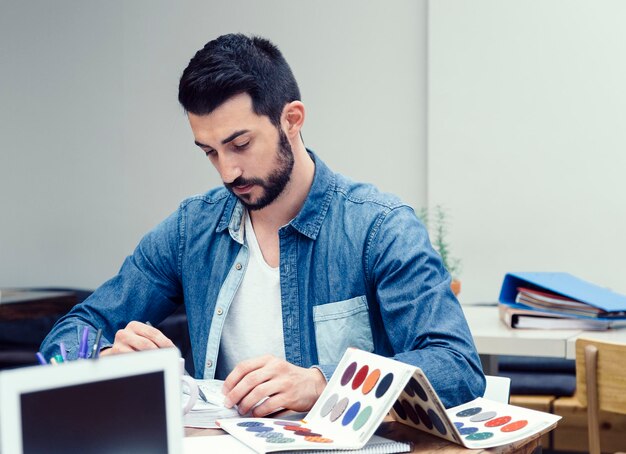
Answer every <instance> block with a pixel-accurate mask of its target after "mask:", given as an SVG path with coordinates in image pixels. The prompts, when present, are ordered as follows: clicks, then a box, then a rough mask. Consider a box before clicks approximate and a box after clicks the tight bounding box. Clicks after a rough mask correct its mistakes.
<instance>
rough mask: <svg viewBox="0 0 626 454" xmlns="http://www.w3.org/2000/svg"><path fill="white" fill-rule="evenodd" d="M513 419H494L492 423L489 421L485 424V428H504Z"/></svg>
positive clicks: (504, 417) (508, 417) (507, 417)
mask: <svg viewBox="0 0 626 454" xmlns="http://www.w3.org/2000/svg"><path fill="white" fill-rule="evenodd" d="M511 419H513V418H511V417H510V416H500V417H499V418H496V419H492V420H491V421H487V422H486V423H485V427H498V426H502V425H504V424H506V423H507V422H509V421H510V420H511Z"/></svg>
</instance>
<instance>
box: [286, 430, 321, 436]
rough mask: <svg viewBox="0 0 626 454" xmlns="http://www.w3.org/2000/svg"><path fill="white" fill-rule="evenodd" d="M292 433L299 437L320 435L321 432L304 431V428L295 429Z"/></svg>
mask: <svg viewBox="0 0 626 454" xmlns="http://www.w3.org/2000/svg"><path fill="white" fill-rule="evenodd" d="M293 434H294V435H300V436H301V437H321V436H322V434H318V433H316V432H311V431H310V430H309V431H306V430H296V431H295V432H294V433H293Z"/></svg>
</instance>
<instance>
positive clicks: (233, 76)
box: [178, 34, 300, 126]
mask: <svg viewBox="0 0 626 454" xmlns="http://www.w3.org/2000/svg"><path fill="white" fill-rule="evenodd" d="M240 93H247V94H249V95H250V97H251V98H252V108H253V110H254V112H255V113H256V114H257V115H267V116H268V117H269V119H270V121H271V122H272V123H273V124H274V125H276V126H278V125H279V124H280V115H281V114H282V111H283V108H284V107H285V104H287V103H289V102H291V101H296V100H300V90H299V88H298V83H297V82H296V79H295V77H294V76H293V73H292V72H291V69H290V68H289V65H288V64H287V62H286V61H285V58H284V57H283V55H282V54H281V53H280V51H279V50H278V48H277V47H276V46H275V45H274V44H272V43H271V42H270V41H268V40H267V39H264V38H260V37H258V36H253V37H248V36H245V35H242V34H228V35H222V36H220V37H219V38H217V39H214V40H213V41H209V42H208V43H207V44H206V45H205V46H204V47H203V48H202V49H200V50H199V51H198V52H196V55H194V57H193V58H192V59H191V60H190V61H189V65H188V66H187V68H185V70H184V71H183V74H182V76H181V78H180V84H179V86H178V101H179V102H180V103H181V105H182V106H183V108H184V109H185V110H186V111H187V112H191V113H193V114H196V115H206V114H209V113H211V112H212V111H213V110H214V109H216V108H217V107H219V106H220V105H221V104H222V103H223V102H225V101H226V100H228V99H229V98H231V97H233V96H235V95H237V94H240Z"/></svg>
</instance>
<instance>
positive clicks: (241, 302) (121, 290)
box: [42, 35, 484, 416]
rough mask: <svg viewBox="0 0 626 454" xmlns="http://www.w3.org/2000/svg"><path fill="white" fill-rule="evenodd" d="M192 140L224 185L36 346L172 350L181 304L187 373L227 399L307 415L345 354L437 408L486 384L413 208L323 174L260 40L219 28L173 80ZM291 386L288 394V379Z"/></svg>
mask: <svg viewBox="0 0 626 454" xmlns="http://www.w3.org/2000/svg"><path fill="white" fill-rule="evenodd" d="M179 101H180V102H181V104H182V106H183V107H184V108H185V111H186V112H187V115H188V118H189V123H190V125H191V130H192V132H193V135H194V140H195V143H196V145H198V147H199V148H200V149H201V150H202V151H203V152H204V153H205V154H206V155H207V157H208V159H209V161H210V162H211V164H213V166H215V168H216V169H217V171H218V173H219V174H220V177H221V178H222V181H223V182H224V186H225V188H216V189H213V190H211V191H209V192H207V193H206V194H204V195H200V196H196V197H192V198H189V199H187V200H185V201H184V202H182V204H181V205H180V207H179V209H178V210H177V211H176V212H175V213H174V214H172V215H171V216H170V217H169V218H167V219H166V220H165V221H163V222H162V223H161V224H160V225H158V226H157V227H156V228H155V229H154V230H152V231H151V232H149V233H148V234H147V235H146V236H145V237H144V238H143V239H142V240H141V242H140V243H139V245H138V247H137V249H136V250H135V252H134V253H133V255H131V256H130V257H128V258H127V259H126V261H125V262H124V264H123V266H122V268H121V270H120V272H119V274H118V275H117V276H115V277H114V278H113V279H111V280H110V281H108V282H106V283H105V284H104V285H103V286H102V287H100V288H99V289H98V290H96V292H95V293H94V294H93V295H92V296H91V297H90V298H89V299H87V300H86V301H85V302H84V303H82V304H80V305H78V306H76V307H75V308H74V309H73V310H72V311H71V312H70V313H69V314H68V315H67V316H65V317H64V318H62V319H61V320H60V321H59V322H58V323H57V325H56V326H55V327H54V328H53V330H52V332H51V333H50V334H49V335H48V337H47V338H46V340H45V341H44V344H43V346H42V351H43V352H44V354H46V355H48V356H50V355H51V354H53V353H55V349H56V346H57V345H58V343H59V341H61V340H63V341H64V343H65V345H66V346H68V349H69V350H70V353H69V354H70V355H74V356H75V355H76V351H77V348H78V344H79V337H80V336H79V333H80V332H81V331H82V327H83V326H85V325H87V326H91V327H94V328H95V327H97V328H102V329H103V332H104V335H103V337H104V339H105V343H104V344H103V346H104V348H105V349H104V350H103V351H102V353H101V354H102V355H103V356H104V355H107V354H115V353H122V352H130V351H136V350H144V349H151V348H162V347H171V346H172V345H173V344H172V342H171V341H170V340H169V339H167V338H166V337H165V336H164V335H163V334H162V333H161V332H160V331H159V330H157V329H156V328H153V327H151V326H148V325H146V324H144V323H143V322H145V321H151V322H152V323H153V324H157V323H158V322H160V321H161V320H162V319H163V318H165V317H166V316H167V315H168V314H170V313H171V312H173V311H174V310H175V309H176V307H177V306H178V305H179V304H183V303H184V304H185V306H186V311H187V316H188V322H189V332H190V337H191V343H192V345H193V357H194V364H195V369H196V376H198V377H204V378H214V377H215V378H222V379H225V384H224V392H225V394H226V401H227V405H235V404H237V405H238V408H239V410H240V412H242V413H246V412H247V411H248V410H250V409H252V408H253V407H254V406H255V404H257V403H258V402H260V401H262V400H263V399H264V398H267V399H265V400H264V402H263V403H262V404H261V405H259V406H257V407H256V408H254V410H253V414H254V415H255V416H259V415H263V414H267V413H270V412H272V411H275V410H276V409H278V408H281V407H282V408H288V409H293V410H297V411H306V410H308V409H310V408H311V406H312V405H313V403H314V402H315V400H316V399H317V397H318V396H319V395H320V394H321V392H322V390H323V388H324V386H325V384H326V380H327V379H328V378H329V377H330V375H331V374H332V372H333V370H334V368H335V367H336V364H337V363H338V361H339V359H340V358H341V356H342V355H343V353H344V351H345V349H346V348H347V347H349V346H352V347H358V348H361V349H364V350H368V351H373V352H375V353H378V354H381V355H385V356H390V357H394V358H396V359H397V360H399V361H405V362H408V363H411V364H414V365H417V366H419V367H421V368H422V369H423V370H424V371H425V373H426V375H427V376H428V377H429V379H430V381H431V382H432V383H433V385H434V386H435V388H436V389H437V392H438V393H439V394H440V396H441V398H442V400H443V402H444V404H445V405H447V406H451V405H456V404H460V403H463V402H465V401H468V400H470V399H471V398H473V397H476V396H479V395H482V392H483V389H484V377H483V374H482V370H481V367H480V362H479V359H478V355H477V353H476V350H475V347H474V344H473V341H472V338H471V336H470V333H469V330H468V327H467V324H466V321H465V319H464V317H463V313H462V311H461V308H460V306H459V304H458V302H457V300H456V299H455V297H454V296H453V294H452V292H451V290H450V277H449V275H448V274H447V272H446V270H445V269H444V267H443V266H442V263H441V260H440V258H439V256H438V255H437V253H436V252H435V251H434V250H433V249H432V247H431V245H430V243H429V240H428V236H427V233H426V231H425V230H424V227H423V226H422V224H420V222H419V221H418V220H417V218H416V216H415V214H414V212H413V210H412V209H411V208H410V207H408V206H407V205H405V204H403V203H402V202H401V201H400V200H398V199H397V198H396V197H394V196H391V195H388V194H383V193H381V192H379V191H378V190H377V189H376V188H374V187H373V186H371V185H366V184H360V183H354V182H352V181H350V180H348V179H347V178H345V177H343V176H341V175H339V174H335V173H333V172H332V171H331V170H330V169H329V168H328V167H327V166H326V165H325V164H324V163H323V162H322V161H321V159H320V158H319V157H318V156H317V155H315V154H314V153H313V152H312V151H310V150H307V149H306V148H305V146H304V143H303V141H302V138H301V135H300V130H301V129H302V126H303V124H304V119H305V108H304V105H303V104H302V102H301V101H300V93H299V89H298V85H297V83H296V81H295V78H294V77H293V74H292V73H291V70H290V68H289V66H288V65H287V63H286V61H285V60H284V58H283V56H282V55H281V53H280V51H279V50H278V49H277V48H276V47H275V46H274V45H273V44H271V43H270V42H269V41H267V40H265V39H261V38H249V37H247V36H244V35H224V36H221V37H219V38H217V39H216V40H213V41H211V42H209V43H208V44H207V45H206V46H205V47H204V48H203V49H201V50H199V51H198V52H197V53H196V55H195V56H194V57H193V58H192V59H191V61H190V63H189V65H188V67H187V68H186V69H185V71H184V72H183V75H182V77H181V80H180V86H179ZM295 383H298V384H299V386H293V385H294V384H295Z"/></svg>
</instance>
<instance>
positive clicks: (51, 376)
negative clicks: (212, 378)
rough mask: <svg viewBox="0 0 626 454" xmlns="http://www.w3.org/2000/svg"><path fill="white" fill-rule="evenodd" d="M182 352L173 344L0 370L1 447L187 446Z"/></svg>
mask: <svg viewBox="0 0 626 454" xmlns="http://www.w3.org/2000/svg"><path fill="white" fill-rule="evenodd" d="M179 357H180V353H179V352H178V350H176V349H174V348H171V349H160V350H150V351H144V352H137V353H127V354H122V355H115V356H107V357H102V358H99V359H97V360H87V359H86V360H78V361H72V362H66V363H62V364H59V365H57V366H52V365H47V366H33V367H25V368H22V369H13V370H7V371H2V372H0V452H1V453H2V454H39V453H52V454H54V453H90V454H111V453H115V454H123V453H133V454H142V453H150V454H161V453H162V454H180V453H182V437H183V423H182V411H181V384H180V368H179V360H178V359H179Z"/></svg>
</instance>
